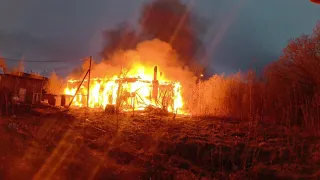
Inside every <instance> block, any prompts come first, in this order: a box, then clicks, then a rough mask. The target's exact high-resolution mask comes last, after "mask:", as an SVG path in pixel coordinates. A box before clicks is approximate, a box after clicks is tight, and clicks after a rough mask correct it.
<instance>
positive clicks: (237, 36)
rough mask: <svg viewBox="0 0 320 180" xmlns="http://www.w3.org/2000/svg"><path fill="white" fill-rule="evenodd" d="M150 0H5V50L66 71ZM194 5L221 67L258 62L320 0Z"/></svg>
mask: <svg viewBox="0 0 320 180" xmlns="http://www.w3.org/2000/svg"><path fill="white" fill-rule="evenodd" d="M146 1H148V0H91V1H89V0H46V1H43V0H28V1H25V0H0V55H1V56H4V57H10V58H14V59H16V58H18V59H19V58H21V57H23V58H25V59H26V60H63V61H65V63H42V64H39V63H38V64H36V63H27V65H26V66H27V67H26V68H27V69H28V70H30V69H32V70H33V71H44V70H45V71H49V72H51V71H52V70H53V69H55V70H56V71H57V73H59V74H61V75H62V74H65V73H67V72H68V71H70V70H71V69H72V68H73V67H74V66H75V65H76V64H77V63H75V62H76V61H75V60H77V59H79V58H82V57H85V56H89V55H93V56H94V58H96V59H100V57H99V56H98V55H97V54H98V52H99V51H100V50H101V45H102V31H103V30H105V29H108V28H112V27H114V26H115V25H116V24H117V23H120V22H122V21H124V20H127V21H129V22H131V23H132V24H135V23H136V19H137V17H138V16H139V10H140V8H141V4H142V3H143V2H146ZM185 1H187V0H185ZM194 9H195V10H196V12H197V13H198V14H199V15H200V16H203V17H205V18H207V20H208V22H210V29H209V30H208V34H206V35H205V36H204V37H205V38H204V39H205V42H206V47H207V48H208V52H209V56H208V59H207V62H208V63H209V64H210V66H211V67H212V69H214V70H215V71H216V72H218V73H222V72H226V73H230V72H236V71H238V70H239V69H241V70H246V69H248V68H250V67H257V68H261V67H262V66H263V65H265V64H267V63H268V62H271V61H273V60H275V59H276V58H277V57H278V56H279V54H280V53H281V50H282V48H283V47H285V45H286V43H287V41H288V39H290V38H293V37H297V36H299V35H301V34H303V33H308V34H309V33H311V32H312V28H313V27H314V26H315V24H316V22H317V20H320V5H315V4H312V3H310V1H309V0H267V1H263V0H195V6H194ZM13 63H15V62H10V65H11V66H12V65H14V64H13ZM79 63H80V60H79Z"/></svg>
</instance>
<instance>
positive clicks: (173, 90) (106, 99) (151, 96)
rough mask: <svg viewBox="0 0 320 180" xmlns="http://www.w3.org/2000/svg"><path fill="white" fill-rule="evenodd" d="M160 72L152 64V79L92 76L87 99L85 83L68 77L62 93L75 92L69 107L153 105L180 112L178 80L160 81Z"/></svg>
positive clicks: (125, 109)
mask: <svg viewBox="0 0 320 180" xmlns="http://www.w3.org/2000/svg"><path fill="white" fill-rule="evenodd" d="M161 74H162V73H158V67H157V66H155V67H154V69H153V77H152V79H150V78H146V77H142V76H141V75H136V76H134V75H132V76H123V75H122V76H119V77H117V76H115V77H114V78H112V79H105V78H91V79H90V91H89V101H87V94H88V92H87V88H86V87H85V85H84V84H82V83H81V81H80V80H69V81H68V85H67V88H66V89H65V94H66V95H70V96H73V95H74V98H73V102H72V106H77V107H83V106H87V103H89V107H90V108H105V107H106V106H108V105H113V106H115V108H119V109H121V110H123V111H131V110H133V111H134V110H144V109H146V108H148V107H150V106H153V107H157V108H162V109H164V110H166V111H170V112H180V110H181V108H182V98H181V93H180V83H176V82H167V81H162V80H159V79H158V76H159V75H160V76H161ZM84 82H87V80H84ZM77 89H78V92H76V91H77ZM69 100H70V99H69Z"/></svg>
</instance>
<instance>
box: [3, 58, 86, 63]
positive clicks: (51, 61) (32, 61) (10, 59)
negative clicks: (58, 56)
mask: <svg viewBox="0 0 320 180" xmlns="http://www.w3.org/2000/svg"><path fill="white" fill-rule="evenodd" d="M0 59H4V60H5V61H15V62H18V61H23V62H31V63H56V62H65V63H68V62H75V61H78V62H81V61H79V60H68V61H61V60H60V61H58V60H42V61H40V60H31V59H28V60H26V59H14V58H5V57H2V58H0Z"/></svg>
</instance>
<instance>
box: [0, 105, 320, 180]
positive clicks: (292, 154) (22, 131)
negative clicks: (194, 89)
mask: <svg viewBox="0 0 320 180" xmlns="http://www.w3.org/2000/svg"><path fill="white" fill-rule="evenodd" d="M85 112H86V111H84V110H83V109H72V110H69V111H66V110H63V109H56V108H51V107H41V108H40V107H38V108H33V109H24V110H23V111H20V113H18V114H16V117H10V118H9V117H7V118H6V117H4V118H2V119H1V120H0V135H1V137H0V140H1V141H0V179H14V180H19V179H39V180H42V179H80V180H81V179H108V180H109V179H110V180H112V179H130V180H135V179H148V180H151V179H154V180H157V179H182V180H183V179H317V178H320V143H319V142H320V139H319V138H317V137H314V136H310V135H308V134H307V133H303V132H299V130H297V129H296V128H290V129H289V128H285V127H282V126H280V125H274V124H273V125H272V124H268V123H267V122H259V123H249V122H248V121H240V120H238V121H236V120H229V119H222V118H220V119H218V118H214V117H211V118H209V117H207V118H191V117H180V116H177V117H174V116H172V115H171V116H167V117H161V116H155V115H152V114H148V113H147V114H141V113H136V114H135V115H134V116H132V114H131V113H127V114H121V115H107V114H105V113H103V112H89V113H85Z"/></svg>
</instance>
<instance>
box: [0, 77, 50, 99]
mask: <svg viewBox="0 0 320 180" xmlns="http://www.w3.org/2000/svg"><path fill="white" fill-rule="evenodd" d="M47 81H48V78H46V77H37V78H35V77H32V75H31V74H27V73H23V74H21V75H13V74H0V88H6V89H8V91H10V92H11V93H12V94H13V95H17V96H18V97H19V102H20V103H26V104H36V103H40V101H41V97H42V93H43V87H44V85H45V83H46V82H47Z"/></svg>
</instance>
